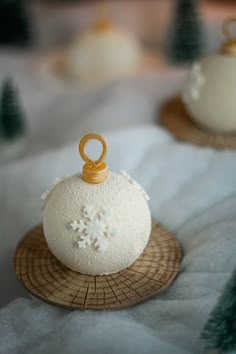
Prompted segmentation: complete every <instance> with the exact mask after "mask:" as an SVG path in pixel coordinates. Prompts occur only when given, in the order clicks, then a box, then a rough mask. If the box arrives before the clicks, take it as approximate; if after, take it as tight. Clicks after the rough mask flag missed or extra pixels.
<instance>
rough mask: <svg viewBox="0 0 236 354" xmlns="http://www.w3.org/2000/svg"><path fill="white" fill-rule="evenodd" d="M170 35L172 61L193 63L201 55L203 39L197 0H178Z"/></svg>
mask: <svg viewBox="0 0 236 354" xmlns="http://www.w3.org/2000/svg"><path fill="white" fill-rule="evenodd" d="M170 36H171V38H170V47H169V57H170V59H171V61H172V62H174V63H180V64H185V63H191V62H193V61H194V60H195V59H197V58H198V57H200V56H201V54H202V49H203V39H202V28H201V22H200V18H199V15H198V13H197V0H177V3H176V15H175V19H174V23H173V27H172V31H171V34H170Z"/></svg>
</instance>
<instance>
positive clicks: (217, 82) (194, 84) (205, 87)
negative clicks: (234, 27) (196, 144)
mask: <svg viewBox="0 0 236 354" xmlns="http://www.w3.org/2000/svg"><path fill="white" fill-rule="evenodd" d="M229 23H230V22H227V23H226V24H225V27H224V32H225V35H226V36H227V37H228V40H227V41H226V43H224V44H223V46H222V47H221V49H220V51H219V52H217V53H215V54H212V55H209V56H207V57H205V58H203V59H202V60H201V61H199V62H198V63H195V64H194V65H193V68H192V70H191V71H190V73H189V74H188V77H187V80H186V83H185V85H184V88H183V91H182V100H183V102H184V104H185V107H186V110H187V111H188V113H189V114H190V116H191V118H192V119H193V120H194V121H195V122H196V123H197V124H200V125H201V126H203V127H204V128H206V129H208V130H211V131H215V132H223V133H230V132H236V88H235V87H236V86H235V83H236V40H235V39H233V38H232V37H231V36H230V34H229V30H228V25H229Z"/></svg>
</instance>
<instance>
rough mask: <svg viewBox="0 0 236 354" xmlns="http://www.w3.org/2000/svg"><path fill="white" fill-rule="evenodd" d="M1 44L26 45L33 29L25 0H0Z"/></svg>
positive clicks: (29, 40)
mask: <svg viewBox="0 0 236 354" xmlns="http://www.w3.org/2000/svg"><path fill="white" fill-rule="evenodd" d="M0 23H1V29H2V30H1V31H0V45H16V46H26V45H28V44H30V42H31V29H30V25H29V18H28V15H27V11H26V8H25V1H24V0H0Z"/></svg>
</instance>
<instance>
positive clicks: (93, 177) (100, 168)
mask: <svg viewBox="0 0 236 354" xmlns="http://www.w3.org/2000/svg"><path fill="white" fill-rule="evenodd" d="M94 139H95V140H98V141H99V142H100V143H101V144H102V153H101V155H100V157H99V158H98V159H97V160H92V159H91V158H90V157H88V156H87V155H86V153H85V145H86V144H87V143H88V141H89V140H94ZM79 153H80V156H81V158H82V159H83V160H84V162H86V163H85V165H84V166H83V179H84V180H85V181H86V182H88V183H91V184H99V183H102V182H104V181H105V179H106V178H107V176H108V167H107V164H106V163H105V162H104V160H105V158H106V155H107V142H106V140H105V139H104V138H103V137H102V136H101V135H99V134H94V133H91V134H87V135H85V136H84V137H83V138H82V139H81V140H80V143H79Z"/></svg>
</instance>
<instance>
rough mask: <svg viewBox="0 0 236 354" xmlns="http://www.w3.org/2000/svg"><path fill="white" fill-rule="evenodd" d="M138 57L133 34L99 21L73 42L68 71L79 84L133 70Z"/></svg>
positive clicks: (112, 77) (108, 78) (137, 47)
mask: <svg viewBox="0 0 236 354" xmlns="http://www.w3.org/2000/svg"><path fill="white" fill-rule="evenodd" d="M139 59H140V49H139V45H138V42H137V40H136V38H135V37H133V36H132V35H131V34H128V33H126V32H124V31H122V30H120V29H119V28H117V27H115V26H113V25H112V24H109V23H101V24H98V25H97V26H96V27H95V28H92V29H91V30H88V31H86V32H84V33H83V34H81V36H80V37H79V38H78V40H76V41H75V42H74V43H73V45H72V47H71V49H70V50H69V53H68V70H69V72H70V74H71V75H72V76H74V77H76V78H77V79H78V80H79V81H81V82H82V83H85V84H90V83H97V82H103V81H106V80H110V79H114V78H118V77H120V76H123V75H126V74H129V73H131V72H133V71H134V70H136V69H137V66H138V63H139Z"/></svg>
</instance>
